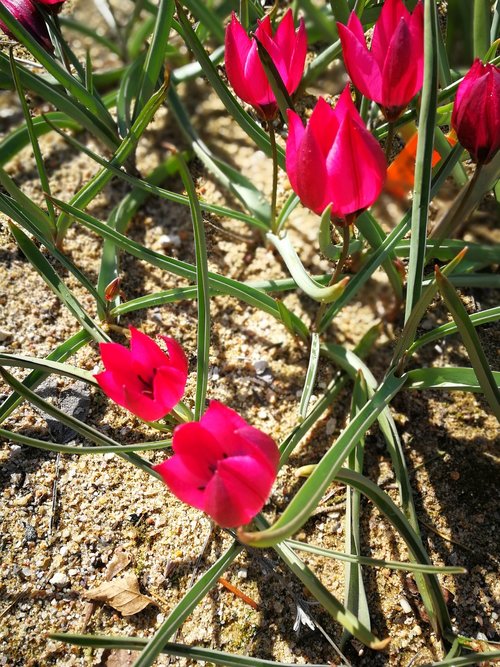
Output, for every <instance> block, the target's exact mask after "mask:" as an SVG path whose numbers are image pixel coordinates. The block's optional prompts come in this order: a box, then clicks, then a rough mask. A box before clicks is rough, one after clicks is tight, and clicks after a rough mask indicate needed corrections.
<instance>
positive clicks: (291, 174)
mask: <svg viewBox="0 0 500 667" xmlns="http://www.w3.org/2000/svg"><path fill="white" fill-rule="evenodd" d="M287 116H288V138H287V140H286V173H287V175H288V179H289V181H290V185H291V186H292V189H293V190H294V191H295V192H297V187H298V186H297V165H298V151H299V148H300V143H301V141H302V138H303V136H304V132H305V127H304V125H303V124H302V121H301V120H300V117H299V116H298V115H297V114H296V113H295V111H291V110H290V109H288V111H287Z"/></svg>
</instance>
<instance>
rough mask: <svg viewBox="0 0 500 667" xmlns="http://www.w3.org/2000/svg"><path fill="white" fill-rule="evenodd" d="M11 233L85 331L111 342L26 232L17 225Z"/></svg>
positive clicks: (100, 340)
mask: <svg viewBox="0 0 500 667" xmlns="http://www.w3.org/2000/svg"><path fill="white" fill-rule="evenodd" d="M10 231H11V232H12V235H13V236H14V238H15V240H16V242H17V244H18V246H19V247H20V249H21V250H22V252H23V253H24V255H26V258H27V259H28V260H29V262H30V263H31V264H32V265H33V267H34V268H35V269H36V270H37V271H38V273H39V274H40V275H41V277H42V278H43V279H44V281H45V282H46V283H47V285H48V286H49V287H50V288H51V290H52V291H53V292H54V294H55V295H56V296H57V297H58V298H59V299H60V300H61V301H62V302H63V303H64V305H65V306H66V307H67V308H68V310H69V311H70V312H71V313H72V314H73V315H74V316H75V317H76V319H77V320H78V321H79V322H80V324H81V325H82V326H83V328H84V329H86V330H87V331H88V332H89V334H90V335H91V336H92V338H94V340H96V341H99V342H104V341H109V340H110V338H109V336H108V335H107V334H106V333H105V332H104V331H103V330H102V329H101V327H100V326H99V325H98V324H97V323H96V322H94V321H93V320H92V318H91V317H90V316H89V315H88V314H87V313H86V312H85V310H84V309H83V307H82V305H81V304H80V302H79V301H78V299H77V298H76V297H75V295H74V294H73V292H72V291H71V290H70V289H69V287H67V285H66V284H65V283H64V282H63V281H62V280H61V278H60V277H59V276H58V275H57V273H56V272H55V271H54V269H53V268H52V266H51V265H50V264H49V262H48V261H47V260H46V259H45V257H44V256H43V255H42V253H41V252H40V251H39V250H38V248H37V247H36V245H35V244H34V243H33V241H31V240H30V239H29V238H28V237H27V236H26V234H25V233H24V232H22V231H21V230H20V229H19V228H18V227H16V226H15V225H12V224H11V225H10Z"/></svg>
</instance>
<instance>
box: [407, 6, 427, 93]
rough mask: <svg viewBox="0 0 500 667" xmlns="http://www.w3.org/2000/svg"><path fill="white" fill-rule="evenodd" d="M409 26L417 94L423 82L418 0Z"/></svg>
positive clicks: (422, 20) (422, 51)
mask: <svg viewBox="0 0 500 667" xmlns="http://www.w3.org/2000/svg"><path fill="white" fill-rule="evenodd" d="M409 27H410V34H411V48H412V54H413V55H412V57H413V61H414V67H415V68H416V76H415V94H417V93H418V92H419V91H420V90H421V89H422V85H423V82H424V6H423V5H422V3H421V2H420V0H419V2H418V3H417V6H416V7H415V9H414V10H413V14H412V15H411V19H410V24H409Z"/></svg>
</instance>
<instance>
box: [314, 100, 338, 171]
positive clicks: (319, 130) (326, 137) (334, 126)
mask: <svg viewBox="0 0 500 667" xmlns="http://www.w3.org/2000/svg"><path fill="white" fill-rule="evenodd" d="M341 99H342V98H341ZM336 111H337V109H336V108H335V110H333V109H332V107H331V106H330V105H329V104H328V102H326V101H325V100H324V99H323V97H320V98H319V99H318V101H317V102H316V105H315V107H314V109H313V112H312V114H311V117H310V118H309V122H308V127H309V128H310V131H311V132H312V133H313V134H314V137H315V139H316V141H317V143H318V146H319V147H320V149H321V153H322V155H323V157H324V158H326V156H327V155H328V152H329V150H330V148H331V147H332V144H333V142H334V141H335V137H336V135H337V132H338V129H339V125H340V123H339V120H338V118H337V113H336Z"/></svg>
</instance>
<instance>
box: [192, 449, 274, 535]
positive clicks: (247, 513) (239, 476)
mask: <svg viewBox="0 0 500 667" xmlns="http://www.w3.org/2000/svg"><path fill="white" fill-rule="evenodd" d="M273 482H274V476H270V475H269V474H267V472H266V469H265V468H262V466H261V465H260V463H259V462H258V461H256V460H255V459H253V458H252V457H250V456H241V457H233V458H230V459H226V460H225V461H221V462H220V463H219V467H218V469H217V474H216V475H214V477H213V478H212V480H211V481H210V482H209V483H208V484H207V487H206V495H205V507H204V509H205V512H206V513H207V514H209V515H210V516H212V517H213V518H214V519H215V520H216V521H217V523H219V524H220V525H221V526H223V527H226V528H231V527H235V526H240V525H243V524H245V523H248V522H249V521H250V520H251V519H252V518H253V517H254V516H255V515H256V514H257V513H258V512H259V511H260V510H261V509H262V507H263V506H264V504H265V502H266V500H267V498H268V496H269V493H270V491H271V487H272V484H273Z"/></svg>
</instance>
